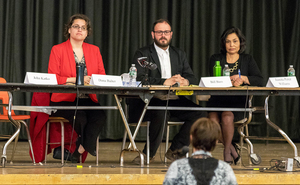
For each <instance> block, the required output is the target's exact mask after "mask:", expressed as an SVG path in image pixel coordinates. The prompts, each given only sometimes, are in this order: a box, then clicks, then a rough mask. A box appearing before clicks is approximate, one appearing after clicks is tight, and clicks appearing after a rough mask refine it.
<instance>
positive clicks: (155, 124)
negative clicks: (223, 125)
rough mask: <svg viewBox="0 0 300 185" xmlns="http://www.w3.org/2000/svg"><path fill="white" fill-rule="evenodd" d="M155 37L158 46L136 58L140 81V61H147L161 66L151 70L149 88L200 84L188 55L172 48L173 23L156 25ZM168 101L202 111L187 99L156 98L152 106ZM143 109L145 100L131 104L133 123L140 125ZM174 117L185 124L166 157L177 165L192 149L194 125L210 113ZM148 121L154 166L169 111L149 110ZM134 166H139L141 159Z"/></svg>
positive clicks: (174, 113)
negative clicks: (182, 152)
mask: <svg viewBox="0 0 300 185" xmlns="http://www.w3.org/2000/svg"><path fill="white" fill-rule="evenodd" d="M151 35H152V38H153V40H154V43H152V44H151V45H149V46H146V47H143V48H140V49H138V50H137V51H136V53H135V55H134V57H133V63H134V64H135V66H136V67H137V80H139V81H142V80H143V79H144V77H145V75H146V74H145V70H144V68H143V67H141V66H140V65H139V64H138V61H137V59H138V58H140V57H147V61H148V62H152V63H153V64H156V65H157V68H156V69H154V70H149V74H148V82H149V84H151V85H165V86H172V85H174V84H176V83H177V84H180V86H189V85H191V84H198V82H199V81H198V80H197V79H196V78H195V76H194V74H193V71H192V69H191V68H190V65H189V63H188V60H187V57H186V54H185V52H184V51H182V50H181V49H179V48H176V47H173V46H170V42H171V40H172V35H173V32H172V29H171V24H170V22H169V21H168V20H166V19H159V20H157V21H155V22H154V24H153V29H152V32H151ZM167 99H169V102H168V105H169V106H170V107H171V106H178V107H179V106H180V107H198V105H196V104H195V103H194V102H192V101H190V100H188V99H187V98H186V97H184V96H155V97H153V98H152V99H151V101H150V104H149V106H166V104H167ZM143 106H144V103H143V102H142V101H141V100H134V101H132V100H131V101H130V103H129V122H137V120H138V116H139V115H140V112H139V111H141V110H142V109H143ZM170 117H172V118H173V117H176V118H177V119H178V120H179V121H184V124H183V125H182V127H181V129H180V131H179V133H178V134H177V135H176V136H175V137H174V138H173V141H172V145H171V147H170V148H169V149H168V151H167V153H166V154H165V156H166V157H167V158H168V159H169V160H171V161H174V160H176V159H178V158H179V154H180V152H181V150H182V148H183V147H185V146H189V142H190V141H189V132H190V128H191V125H192V124H193V123H194V121H196V120H197V119H199V118H200V117H206V112H200V111H186V110H180V111H179V110H171V111H168V113H167V120H169V119H170ZM144 120H147V121H150V130H149V137H150V162H152V161H153V159H154V156H155V154H156V151H157V149H158V147H159V145H160V143H161V141H162V137H163V130H164V126H165V124H164V121H165V111H164V110H147V112H146V115H145V118H144ZM146 148H147V147H146V145H145V147H144V150H143V153H144V154H146V151H147V150H146ZM145 159H146V155H145ZM133 162H134V163H139V162H140V158H139V156H138V157H136V158H135V159H134V160H133Z"/></svg>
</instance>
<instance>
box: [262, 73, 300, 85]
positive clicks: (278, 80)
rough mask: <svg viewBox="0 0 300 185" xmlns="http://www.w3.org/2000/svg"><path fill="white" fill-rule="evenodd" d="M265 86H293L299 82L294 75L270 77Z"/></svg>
mask: <svg viewBox="0 0 300 185" xmlns="http://www.w3.org/2000/svg"><path fill="white" fill-rule="evenodd" d="M266 87H285V88H294V87H299V84H298V81H297V78H296V77H295V76H285V77H270V78H269V80H268V83H267V85H266Z"/></svg>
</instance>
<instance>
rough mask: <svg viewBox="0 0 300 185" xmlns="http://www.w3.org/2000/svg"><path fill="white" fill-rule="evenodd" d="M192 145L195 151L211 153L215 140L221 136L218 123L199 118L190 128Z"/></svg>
mask: <svg viewBox="0 0 300 185" xmlns="http://www.w3.org/2000/svg"><path fill="white" fill-rule="evenodd" d="M190 135H191V136H192V141H191V143H192V145H193V147H194V148H196V149H197V150H200V149H201V150H204V151H213V150H214V148H215V147H216V144H217V140H218V139H219V138H220V136H221V127H220V125H219V124H218V123H216V122H214V121H212V120H210V119H208V118H200V119H198V120H196V121H195V123H194V124H193V125H192V127H191V132H190Z"/></svg>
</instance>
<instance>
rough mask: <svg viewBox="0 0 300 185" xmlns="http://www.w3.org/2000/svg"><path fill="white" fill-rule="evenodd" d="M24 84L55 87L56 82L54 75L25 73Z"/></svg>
mask: <svg viewBox="0 0 300 185" xmlns="http://www.w3.org/2000/svg"><path fill="white" fill-rule="evenodd" d="M24 83H25V84H44V85H57V80H56V75H55V74H49V73H33V72H27V73H26V76H25V80H24Z"/></svg>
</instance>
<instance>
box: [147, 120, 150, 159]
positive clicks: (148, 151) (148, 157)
mask: <svg viewBox="0 0 300 185" xmlns="http://www.w3.org/2000/svg"><path fill="white" fill-rule="evenodd" d="M149 127H150V122H148V123H147V164H148V165H149V164H150V138H149Z"/></svg>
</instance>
